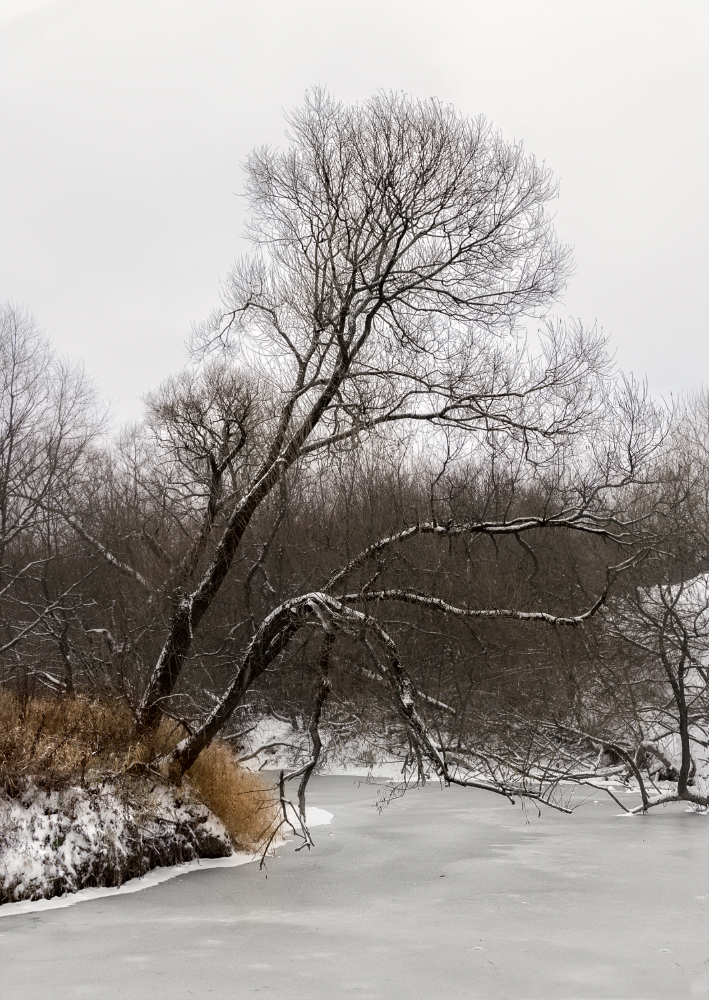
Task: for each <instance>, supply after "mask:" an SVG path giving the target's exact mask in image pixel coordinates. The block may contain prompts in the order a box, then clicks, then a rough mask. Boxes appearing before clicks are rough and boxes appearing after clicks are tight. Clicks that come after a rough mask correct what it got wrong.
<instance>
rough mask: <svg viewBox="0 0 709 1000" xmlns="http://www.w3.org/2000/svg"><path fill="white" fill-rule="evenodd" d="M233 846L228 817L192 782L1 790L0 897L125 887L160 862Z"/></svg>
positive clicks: (211, 854)
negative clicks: (12, 793)
mask: <svg viewBox="0 0 709 1000" xmlns="http://www.w3.org/2000/svg"><path fill="white" fill-rule="evenodd" d="M231 852H232V845H231V841H230V839H229V835H228V833H227V831H226V829H225V827H224V825H223V823H222V822H221V821H220V820H219V819H217V817H216V816H214V814H213V813H211V812H210V811H209V810H208V809H207V808H206V806H204V805H203V804H202V803H201V802H199V801H198V800H197V799H196V798H195V797H194V796H193V795H192V794H191V793H190V792H189V790H188V789H186V788H180V789H178V788H168V787H166V786H163V785H155V784H151V783H149V782H147V781H145V780H143V781H133V782H131V784H130V785H129V786H127V787H126V786H125V785H116V786H113V785H111V784H110V783H107V782H104V783H101V784H98V785H96V786H94V787H77V786H73V787H68V788H65V789H62V790H55V791H50V792H47V791H43V790H42V789H39V788H37V787H35V786H34V785H32V784H29V785H27V786H26V788H25V789H23V791H22V792H20V793H18V794H17V795H15V796H13V797H5V796H3V797H0V903H2V904H5V905H7V904H12V903H14V902H17V901H20V900H39V899H47V898H50V897H52V896H56V895H61V894H63V893H65V892H77V891H79V890H84V889H87V888H89V887H91V888H97V887H113V886H119V885H121V884H122V883H124V882H126V881H127V880H129V879H132V878H135V877H137V876H142V875H144V874H145V873H146V872H148V871H150V870H151V869H153V868H155V867H157V866H165V865H174V864H177V863H180V862H184V861H194V860H196V859H198V858H222V857H227V856H228V855H230V854H231Z"/></svg>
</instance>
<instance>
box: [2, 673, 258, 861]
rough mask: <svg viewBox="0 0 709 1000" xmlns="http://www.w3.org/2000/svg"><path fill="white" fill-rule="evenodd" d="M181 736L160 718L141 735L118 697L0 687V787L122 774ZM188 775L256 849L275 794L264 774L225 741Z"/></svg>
mask: <svg viewBox="0 0 709 1000" xmlns="http://www.w3.org/2000/svg"><path fill="white" fill-rule="evenodd" d="M183 736H184V731H183V730H182V728H181V727H179V726H177V725H175V723H173V722H171V721H170V720H168V719H165V720H163V723H162V725H161V727H160V730H159V731H158V733H157V734H155V735H154V736H152V737H151V738H149V739H147V740H142V741H141V740H139V739H138V737H137V734H136V730H135V720H134V717H133V713H132V712H131V710H130V707H129V706H128V705H126V704H125V702H122V701H118V700H116V701H112V702H98V701H91V700H89V699H88V698H83V697H77V698H74V699H68V698H46V699H42V698H32V699H18V698H17V697H16V696H15V695H13V694H12V693H10V692H7V691H4V692H0V793H2V792H5V793H6V794H9V795H13V794H15V793H16V792H17V791H18V790H19V789H21V788H22V787H23V786H24V785H25V784H26V783H27V782H28V781H32V782H33V783H34V784H36V785H38V786H39V787H40V788H42V789H44V790H46V791H51V790H53V789H60V788H66V787H67V786H69V785H76V784H78V785H83V784H85V783H86V782H87V781H96V780H100V779H102V778H112V779H114V780H117V779H121V778H126V775H127V774H128V773H130V772H129V771H128V769H129V768H131V765H134V764H135V763H140V764H150V762H151V761H152V760H154V759H155V758H156V757H158V756H159V755H160V754H162V753H165V752H166V751H167V750H169V749H171V748H172V747H174V746H175V744H176V743H177V742H178V741H179V740H180V739H181V738H182V737H183ZM187 779H188V781H189V783H190V785H191V786H192V787H193V788H194V790H195V792H196V794H197V796H198V798H200V799H201V800H202V801H203V802H204V804H205V805H206V806H208V808H209V809H211V811H212V812H213V813H214V814H215V815H216V816H218V817H219V818H220V819H221V821H222V822H223V823H224V825H225V827H226V828H227V831H228V832H229V836H230V837H231V839H232V842H233V844H234V846H235V847H238V848H240V849H242V850H255V849H257V848H258V847H259V846H260V845H261V844H263V843H264V842H265V840H266V839H267V838H268V835H269V832H270V830H271V829H272V825H273V824H274V822H275V821H276V816H277V798H276V796H275V794H274V792H273V790H272V788H271V785H270V784H269V782H268V781H267V780H266V779H264V778H263V777H262V776H261V775H259V774H255V773H253V772H252V771H246V770H244V769H243V768H241V767H239V765H238V764H237V762H236V759H235V758H234V755H233V753H232V752H231V750H230V749H229V747H228V746H227V745H226V744H224V743H218V742H216V743H213V744H212V745H211V746H210V747H208V748H207V749H206V750H205V751H203V753H202V754H201V755H200V757H199V760H198V761H197V763H196V764H195V765H194V766H193V767H192V768H191V770H190V771H189V772H188V773H187Z"/></svg>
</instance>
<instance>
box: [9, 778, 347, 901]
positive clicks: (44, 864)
mask: <svg viewBox="0 0 709 1000" xmlns="http://www.w3.org/2000/svg"><path fill="white" fill-rule="evenodd" d="M69 791H70V792H76V791H80V790H79V789H70V790H69ZM165 791H166V792H167V796H166V798H167V799H168V800H170V799H174V795H173V794H172V793H176V792H178V790H177V789H174V790H172V789H169V790H167V789H166V790H165ZM113 798H114V799H115V796H114V797H113ZM56 799H57V794H56V793H54V795H53V796H46V799H45V806H46V804H47V800H49V807H50V808H51V806H53V805H58V804H59V803H58V802H57V801H55V800H56ZM37 801H38V800H35V802H33V803H32V805H33V806H37ZM119 805H120V804H118V805H117V803H116V802H115V801H111V797H110V796H109V798H108V801H107V803H106V809H105V812H106V813H108V812H109V811H111V810H113V811H114V814H115V813H117V812H120V808H119ZM2 806H3V803H2V800H0V809H2ZM39 808H41V806H40V807H39ZM39 808H32V807H28V808H27V809H26V810H25V812H26V814H27V815H24V816H23V815H22V814H21V810H19V809H18V807H17V806H15V807H14V809H13V810H11V811H12V814H13V816H14V821H15V824H16V828H17V827H19V829H20V831H21V832H20V834H19V836H17V837H16V840H15V845H14V850H13V851H12V852H11V853H9V854H8V856H7V857H5V855H4V854H3V861H2V865H0V878H1V877H2V876H3V875H5V876H7V874H9V872H10V871H11V870H12V869H13V868H14V869H15V870H16V868H17V866H18V863H19V864H25V863H28V869H27V872H26V873H25V880H27V879H29V878H31V877H34V878H35V880H37V879H38V880H39V881H40V882H41V881H42V880H44V881H45V882H46V879H47V878H48V875H49V872H51V871H52V870H56V869H57V864H56V861H55V859H53V858H51V856H50V854H49V850H51V843H50V845H49V850H47V849H46V844H45V845H44V850H43V845H42V844H40V843H39V842H38V841H36V840H35V838H34V836H31V838H30V836H29V835H30V831H33V832H35V833H39V832H40V831H38V829H37V826H36V825H34V826H33V825H32V824H33V819H34V818H35V817H38V814H39ZM173 808H175V809H176V810H179V809H180V808H184V806H182V807H174V806H173ZM85 813H86V810H85V809H82V808H79V810H77V816H76V819H75V823H79V822H80V821H81V820H82V818H83V820H84V821H85V822H87V833H94V832H95V830H96V828H95V821H94V818H93V817H91V816H89V817H88V818H87V817H86V814H85ZM49 815H50V816H52V815H58V814H49ZM45 818H48V817H47V814H46V813H45ZM292 819H293V820H295V819H296V817H295V816H293V817H292ZM333 819H334V816H333V814H332V813H331V812H328V811H327V810H326V809H319V808H318V807H317V806H308V807H307V808H306V822H307V824H308V827H309V828H313V827H317V826H325V825H327V824H329V823H331V822H332V820H333ZM6 820H7V817H6V816H4V815H3V814H2V812H0V830H3V829H5V827H4V826H3V824H4V823H5V822H6ZM40 822H41V824H42V832H45V833H46V832H48V833H49V836H50V837H51V835H52V832H53V831H52V829H51V824H47V823H46V822H44V821H40ZM207 822H208V823H209V824H210V826H211V827H212V828H213V829H214V830H215V831H217V832H219V831H220V828H221V831H223V833H224V836H226V830H224V828H223V826H222V824H221V822H220V821H219V820H218V819H217V818H216V817H215V816H213V815H212V814H211V813H209V818H208V820H207ZM296 828H297V824H296ZM114 833H115V831H114ZM23 834H24V836H23ZM73 839H74V841H76V840H77V839H78V838H77V837H76V836H75V837H74V838H73ZM86 839H88V838H86ZM99 839H100V837H99ZM285 842H286V841H283V840H282V841H279V842H278V844H276V845H275V846H280V845H281V844H283V843H285ZM65 843H66V841H65ZM61 846H62V847H63V846H64V845H61ZM260 856H261V855H260V854H249V853H246V852H243V851H232V853H231V854H228V855H226V856H225V857H214V858H195V859H194V860H192V861H186V862H183V863H181V864H176V865H167V866H164V867H159V868H153V869H151V870H150V871H148V872H146V873H145V874H144V875H141V876H140V877H138V878H132V879H129V880H128V881H127V882H124V883H123V884H122V885H119V886H91V887H87V888H83V889H79V890H78V891H76V892H67V893H64V894H63V895H61V896H52V897H51V898H49V899H22V900H20V901H19V902H16V903H5V904H4V905H2V906H0V917H11V916H15V915H17V914H19V913H35V912H37V911H41V910H56V909H61V908H62V907H66V906H73V905H74V904H75V903H81V902H85V901H87V900H92V899H101V898H103V897H105V896H119V895H125V894H126V893H132V892H140V891H141V890H142V889H149V888H151V886H154V885H159V884H160V883H161V882H167V881H168V880H169V879H172V878H177V876H178V875H185V874H186V873H187V872H191V871H206V870H207V869H209V868H236V867H238V866H239V865H245V864H248V863H249V862H250V861H255V860H256V859H257V858H259V857H260ZM69 860H71V856H70V858H69Z"/></svg>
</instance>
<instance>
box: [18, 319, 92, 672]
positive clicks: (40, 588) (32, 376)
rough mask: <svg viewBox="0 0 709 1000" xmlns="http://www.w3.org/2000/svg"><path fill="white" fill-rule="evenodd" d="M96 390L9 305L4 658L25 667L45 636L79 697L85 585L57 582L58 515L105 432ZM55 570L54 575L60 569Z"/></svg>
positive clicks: (81, 370)
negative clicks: (77, 626)
mask: <svg viewBox="0 0 709 1000" xmlns="http://www.w3.org/2000/svg"><path fill="white" fill-rule="evenodd" d="M100 424H101V421H100V418H99V415H98V412H97V409H96V405H95V393H94V389H93V386H92V385H91V383H90V382H89V381H88V380H87V378H86V376H85V375H84V372H83V369H82V368H81V367H80V366H73V365H71V364H69V363H68V362H66V361H64V360H63V359H61V358H60V357H58V356H57V354H56V353H55V352H54V351H53V350H52V348H51V347H50V345H49V343H48V341H47V339H46V338H45V337H44V335H43V334H42V333H41V331H40V330H39V328H38V326H37V324H36V323H35V321H34V319H33V318H32V317H31V315H30V314H29V313H28V312H26V311H25V310H23V309H20V308H18V307H17V306H14V305H13V304H11V303H5V304H3V305H2V306H1V307H0V601H1V603H0V607H1V608H2V630H3V635H2V639H0V654H2V656H3V658H4V661H5V662H6V663H7V662H8V657H14V658H15V662H19V661H18V660H17V656H18V651H19V648H20V646H21V645H22V644H26V643H27V641H28V640H30V639H36V638H37V637H38V636H43V637H44V638H45V639H46V638H49V639H51V641H52V642H57V643H58V648H59V649H60V651H62V658H63V661H64V666H65V686H66V687H67V688H68V689H69V690H71V687H72V681H71V669H70V665H69V658H68V645H67V633H66V627H65V625H66V620H65V616H66V609H67V603H68V604H69V605H70V604H71V603H72V601H73V600H74V598H75V592H76V587H77V585H78V583H79V579H78V578H76V577H74V578H73V579H71V580H70V579H67V578H64V579H62V578H61V574H60V575H59V576H57V574H56V572H54V570H55V569H56V561H57V546H56V541H57V535H56V532H57V526H56V524H55V523H54V522H52V519H51V516H50V515H49V514H48V511H49V510H50V509H51V508H52V507H53V506H54V504H55V503H56V502H57V499H58V497H60V496H61V495H62V494H63V493H64V492H65V491H66V490H68V489H71V486H72V483H73V481H74V480H75V479H76V478H77V477H78V476H79V468H80V466H81V464H82V462H83V461H84V459H85V457H86V456H87V453H88V449H89V447H90V445H91V442H92V441H93V440H94V439H95V438H96V435H97V433H98V431H99V429H100ZM53 565H54V570H52V568H51V567H52V566H53Z"/></svg>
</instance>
